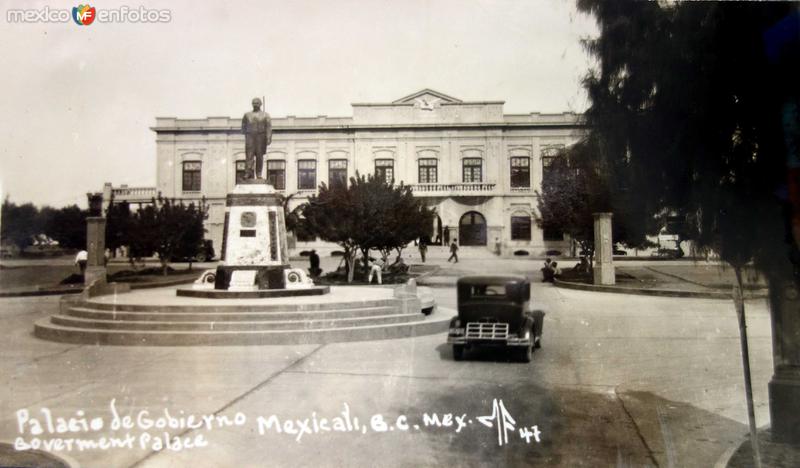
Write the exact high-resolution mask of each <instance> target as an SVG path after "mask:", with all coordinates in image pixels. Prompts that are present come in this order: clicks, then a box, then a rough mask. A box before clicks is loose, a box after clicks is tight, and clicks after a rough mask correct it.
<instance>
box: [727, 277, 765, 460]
mask: <svg viewBox="0 0 800 468" xmlns="http://www.w3.org/2000/svg"><path fill="white" fill-rule="evenodd" d="M733 271H734V272H735V273H736V284H734V286H733V303H734V305H735V306H736V316H737V318H738V319H739V342H740V344H741V347H742V368H743V370H744V392H745V398H746V399H747V421H748V423H749V426H750V444H751V445H752V446H753V461H754V462H755V466H756V468H761V453H760V451H759V447H758V430H757V429H756V415H755V411H754V410H753V385H752V382H751V381H750V350H749V348H748V345H747V320H746V316H745V313H744V291H743V287H742V286H743V285H742V267H741V266H734V267H733Z"/></svg>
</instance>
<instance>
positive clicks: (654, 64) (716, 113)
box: [577, 0, 800, 437]
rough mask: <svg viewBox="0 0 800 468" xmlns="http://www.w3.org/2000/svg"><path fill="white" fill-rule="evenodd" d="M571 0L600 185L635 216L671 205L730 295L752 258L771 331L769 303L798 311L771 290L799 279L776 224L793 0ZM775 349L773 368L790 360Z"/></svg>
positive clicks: (791, 250)
mask: <svg viewBox="0 0 800 468" xmlns="http://www.w3.org/2000/svg"><path fill="white" fill-rule="evenodd" d="M577 3H578V7H579V9H581V10H583V11H584V12H588V13H590V14H592V15H593V16H594V17H595V18H596V19H597V22H598V25H599V28H600V36H599V37H598V38H596V39H593V40H589V41H587V46H588V50H589V51H590V52H591V53H592V55H593V56H594V57H595V58H596V59H597V67H596V68H595V69H594V70H592V71H591V72H590V73H589V75H588V76H587V78H586V80H585V85H586V89H587V91H588V93H589V98H590V100H591V107H590V108H589V110H588V111H587V113H586V118H587V123H588V124H589V127H590V128H591V134H590V137H589V139H590V141H591V142H592V144H593V146H595V147H596V148H598V149H599V152H598V156H599V157H600V158H601V160H602V163H603V164H604V165H605V167H606V169H607V171H608V176H609V181H610V183H611V184H613V186H619V187H624V188H625V190H627V191H628V192H629V193H630V194H632V196H630V197H629V198H628V199H629V200H630V201H632V203H630V204H629V205H628V209H630V210H632V212H633V213H634V214H635V215H637V216H638V217H639V218H640V219H648V218H651V217H653V216H654V215H658V214H663V213H680V214H681V215H682V216H683V217H684V220H685V221H686V222H687V223H690V226H689V227H688V229H687V232H691V233H694V239H693V240H694V241H695V245H697V246H699V247H700V248H712V249H714V250H715V251H716V252H717V253H718V254H719V255H720V256H721V258H722V259H723V260H725V261H726V262H728V263H729V264H730V265H731V266H732V267H733V269H734V271H735V273H736V276H737V279H738V283H739V291H740V290H741V278H742V269H743V268H744V267H745V266H746V265H748V264H749V263H751V262H752V264H753V265H754V266H755V267H756V268H758V269H759V270H760V271H762V272H763V273H764V274H765V275H766V276H767V278H768V279H769V284H770V288H771V303H772V309H773V316H774V317H776V318H775V320H777V321H778V322H776V323H778V327H779V328H778V330H780V324H779V322H781V321H782V319H781V318H780V317H782V316H783V312H780V311H782V310H785V308H786V307H792V308H794V310H793V313H794V314H796V307H797V302H796V300H795V301H794V302H793V303H792V304H791V305H787V302H786V297H785V294H784V292H785V291H787V290H789V289H790V290H792V291H795V293H794V294H793V296H791V297H797V294H796V291H797V290H798V287H800V281H798V280H799V279H800V277H799V276H798V271H800V269H798V266H800V264H799V263H798V259H800V255H798V243H797V240H798V238H799V236H798V235H797V234H800V230H798V229H796V230H795V235H794V237H793V233H792V230H791V229H789V227H790V226H800V222H797V221H798V220H800V216H798V213H800V204H799V203H798V202H800V195H798V194H800V191H799V190H798V188H797V187H800V184H798V183H797V180H798V178H797V176H796V168H797V167H798V166H800V164H798V161H800V155H798V121H800V119H798V92H797V90H798V87H797V83H799V82H800V75H799V74H798V64H800V60H798V58H799V57H800V54H798V33H797V31H798V26H797V24H798V13H797V6H796V5H793V4H790V3H770V4H767V5H765V4H753V3H745V4H727V3H717V2H709V3H705V2H704V3H695V2H677V3H674V2H671V3H664V2H618V1H605V0H578V2H577ZM787 288H788V289H787ZM736 304H737V312H738V316H739V320H740V324H741V325H742V336H743V340H742V343H743V354H744V355H745V358H746V354H747V348H746V335H745V334H744V331H745V330H744V305H743V303H742V302H741V301H737V302H736ZM776 311H779V312H776ZM797 331H799V330H796V329H793V330H792V331H791V332H790V333H792V334H795V333H797ZM787 333H789V331H788V330H787ZM776 339H777V340H783V341H781V342H780V343H779V344H778V345H777V346H779V347H780V348H781V349H786V350H797V349H798V346H800V340H798V339H797V338H796V337H794V338H792V339H791V342H788V341H785V339H786V337H783V338H776ZM785 356H788V354H783V355H780V356H778V357H776V363H775V364H776V375H778V374H779V373H783V372H789V370H790V369H789V368H790V367H792V366H790V365H789V362H788V361H787V362H782V361H783V359H784V357H785ZM745 364H746V365H747V361H746V359H745ZM746 374H747V371H746ZM796 374H797V373H796V372H795V374H792V375H793V376H794V377H798V376H797V375H796ZM787 375H788V374H787ZM771 385H772V384H771ZM787 411H788V410H787ZM750 413H751V415H752V409H751V411H750ZM776 414H777V413H776V410H775V408H772V415H773V430H775V429H776V427H775V424H777V422H776V421H778V418H776ZM777 432H778V433H781V432H785V431H783V429H781V428H778V430H777ZM794 437H798V436H797V435H795V436H794Z"/></svg>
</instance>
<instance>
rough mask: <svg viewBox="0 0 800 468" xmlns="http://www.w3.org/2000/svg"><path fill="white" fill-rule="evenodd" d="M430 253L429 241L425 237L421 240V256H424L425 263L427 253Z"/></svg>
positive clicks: (423, 261)
mask: <svg viewBox="0 0 800 468" xmlns="http://www.w3.org/2000/svg"><path fill="white" fill-rule="evenodd" d="M427 253H428V243H427V242H425V239H420V240H419V256H420V257H421V258H422V263H425V254H427Z"/></svg>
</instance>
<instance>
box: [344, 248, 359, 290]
mask: <svg viewBox="0 0 800 468" xmlns="http://www.w3.org/2000/svg"><path fill="white" fill-rule="evenodd" d="M344 255H345V257H347V260H346V261H345V263H347V282H348V283H352V282H353V273H354V272H355V269H356V265H355V260H356V253H355V249H352V250H351V249H347V250H345V252H344Z"/></svg>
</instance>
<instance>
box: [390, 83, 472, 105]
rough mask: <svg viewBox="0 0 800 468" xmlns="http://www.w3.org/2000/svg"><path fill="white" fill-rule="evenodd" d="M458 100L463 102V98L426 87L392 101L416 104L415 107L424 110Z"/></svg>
mask: <svg viewBox="0 0 800 468" xmlns="http://www.w3.org/2000/svg"><path fill="white" fill-rule="evenodd" d="M458 102H461V100H460V99H457V98H454V97H452V96H448V95H446V94H444V93H440V92H438V91H434V90H432V89H427V88H426V89H423V90H421V91H417V92H416V93H414V94H409V95H408V96H405V97H403V98H400V99H398V100H396V101H394V102H392V104H414V107H416V108H419V109H422V110H434V109H436V108H438V107H440V106H441V105H442V104H443V103H458Z"/></svg>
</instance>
